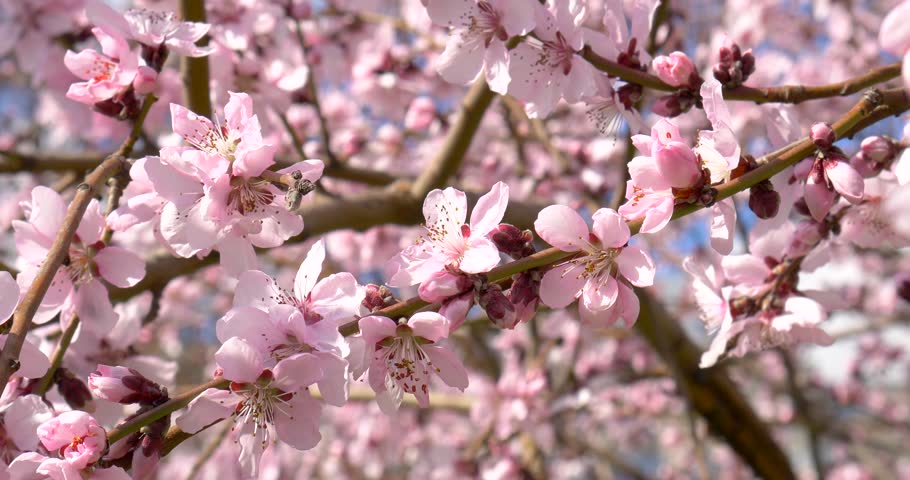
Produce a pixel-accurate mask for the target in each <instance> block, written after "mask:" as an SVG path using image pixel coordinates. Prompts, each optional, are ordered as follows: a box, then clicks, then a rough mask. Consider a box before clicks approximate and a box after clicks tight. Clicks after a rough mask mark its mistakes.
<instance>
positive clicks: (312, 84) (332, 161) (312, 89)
mask: <svg viewBox="0 0 910 480" xmlns="http://www.w3.org/2000/svg"><path fill="white" fill-rule="evenodd" d="M294 24H295V25H294V26H295V27H296V28H295V29H294V33H295V34H296V35H297V43H298V44H300V50H301V52H300V54H301V55H302V56H303V63H304V64H305V65H306V66H307V75H306V89H307V100H309V102H310V105H312V106H313V110H314V111H315V112H316V119H317V120H318V123H319V136H320V137H321V138H322V145H323V147H324V148H325V156H326V159H327V160H328V161H327V162H326V164H327V165H331V166H335V165H340V164H341V162H339V161H338V157H336V156H335V153H333V152H332V136H331V134H330V133H329V122H328V121H327V120H326V118H325V114H324V113H323V111H322V104H321V103H319V86H318V85H316V74H315V73H314V70H315V67H313V65H310V63H309V58H308V57H309V48H308V47H307V44H306V39H305V38H304V37H303V25H302V24H301V23H300V19H299V18H295V19H294ZM283 121H285V123H287V121H286V120H283ZM288 125H289V124H288ZM289 130H290V128H289ZM298 148H299V149H300V155H303V148H302V146H301V147H298Z"/></svg>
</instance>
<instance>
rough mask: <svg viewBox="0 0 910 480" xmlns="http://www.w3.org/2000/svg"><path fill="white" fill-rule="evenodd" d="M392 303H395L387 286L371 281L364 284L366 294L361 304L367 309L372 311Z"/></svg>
mask: <svg viewBox="0 0 910 480" xmlns="http://www.w3.org/2000/svg"><path fill="white" fill-rule="evenodd" d="M393 303H395V297H393V296H392V291H391V290H389V287H386V286H385V285H376V284H374V283H371V284H368V285H367V286H366V295H365V296H364V298H363V302H362V303H361V305H363V306H364V307H365V308H366V309H367V310H368V311H370V312H374V311H376V310H379V309H382V308H385V307H388V306H389V305H392V304H393Z"/></svg>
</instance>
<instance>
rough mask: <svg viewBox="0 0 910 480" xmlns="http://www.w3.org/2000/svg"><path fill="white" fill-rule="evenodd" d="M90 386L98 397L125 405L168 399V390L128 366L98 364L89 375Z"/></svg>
mask: <svg viewBox="0 0 910 480" xmlns="http://www.w3.org/2000/svg"><path fill="white" fill-rule="evenodd" d="M88 388H89V390H91V392H92V393H93V394H95V396H96V397H98V398H101V399H104V400H108V401H110V402H117V403H122V404H125V405H129V404H133V403H138V404H141V405H157V404H160V403H162V402H165V401H167V399H168V395H167V390H166V389H164V387H162V386H160V385H158V384H157V383H155V382H153V381H151V380H149V379H148V378H145V376H143V375H142V374H141V373H139V372H137V371H136V370H133V369H132V368H126V367H111V366H108V365H98V369H97V370H96V371H95V372H94V373H92V374H91V375H89V377H88Z"/></svg>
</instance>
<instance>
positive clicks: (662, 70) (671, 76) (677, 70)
mask: <svg viewBox="0 0 910 480" xmlns="http://www.w3.org/2000/svg"><path fill="white" fill-rule="evenodd" d="M651 66H652V67H653V68H654V72H655V73H656V74H657V77H658V78H660V79H661V80H663V81H664V83H666V84H667V85H672V86H674V87H683V86H691V85H689V81H690V80H691V78H692V74H693V73H695V65H694V64H693V63H692V60H690V59H689V57H688V56H686V54H685V53H683V52H673V53H671V54H670V55H661V56H658V57H656V58H655V59H654V60H653V61H652V62H651Z"/></svg>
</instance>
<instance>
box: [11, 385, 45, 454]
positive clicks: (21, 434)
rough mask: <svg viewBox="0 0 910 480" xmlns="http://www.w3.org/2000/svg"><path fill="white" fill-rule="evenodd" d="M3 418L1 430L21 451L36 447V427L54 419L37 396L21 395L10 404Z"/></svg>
mask: <svg viewBox="0 0 910 480" xmlns="http://www.w3.org/2000/svg"><path fill="white" fill-rule="evenodd" d="M4 413H5V415H4V417H3V428H4V430H5V431H6V434H7V435H8V436H9V438H10V439H11V440H12V441H13V443H14V444H15V445H16V447H17V448H18V449H19V450H22V451H28V450H35V449H36V448H37V446H38V434H37V429H38V425H41V424H42V423H44V422H46V421H48V420H50V419H51V418H54V412H53V411H52V410H51V409H50V407H49V406H47V404H46V403H44V400H42V399H41V397H39V396H38V395H23V396H21V397H19V398H17V399H15V400H13V401H12V403H10V405H9V407H8V408H7V410H6V412H4Z"/></svg>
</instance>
